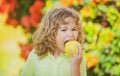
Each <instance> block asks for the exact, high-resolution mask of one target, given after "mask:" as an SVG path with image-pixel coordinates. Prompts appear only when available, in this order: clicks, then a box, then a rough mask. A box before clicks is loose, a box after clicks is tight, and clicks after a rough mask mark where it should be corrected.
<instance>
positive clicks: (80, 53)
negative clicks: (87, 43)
mask: <svg viewBox="0 0 120 76" xmlns="http://www.w3.org/2000/svg"><path fill="white" fill-rule="evenodd" d="M79 55H82V47H81V45H79Z"/></svg>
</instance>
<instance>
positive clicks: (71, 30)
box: [56, 17, 78, 52]
mask: <svg viewBox="0 0 120 76" xmlns="http://www.w3.org/2000/svg"><path fill="white" fill-rule="evenodd" d="M65 22H66V23H67V24H63V25H60V28H59V29H58V33H57V36H56V43H57V46H58V47H59V49H60V50H61V51H62V52H63V51H64V44H65V43H66V42H67V41H70V40H77V38H78V25H77V24H76V22H75V20H74V19H73V18H72V17H67V18H65Z"/></svg>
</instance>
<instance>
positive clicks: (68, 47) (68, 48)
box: [64, 40, 80, 55]
mask: <svg viewBox="0 0 120 76" xmlns="http://www.w3.org/2000/svg"><path fill="white" fill-rule="evenodd" d="M77 45H80V43H79V42H78V41H75V40H74V41H69V42H67V43H66V44H65V47H64V51H65V53H66V54H67V55H71V53H76V46H77ZM70 51H71V53H70Z"/></svg>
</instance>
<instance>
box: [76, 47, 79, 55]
mask: <svg viewBox="0 0 120 76" xmlns="http://www.w3.org/2000/svg"><path fill="white" fill-rule="evenodd" d="M76 55H79V45H76Z"/></svg>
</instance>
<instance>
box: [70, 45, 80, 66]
mask: <svg viewBox="0 0 120 76" xmlns="http://www.w3.org/2000/svg"><path fill="white" fill-rule="evenodd" d="M81 61H82V47H81V45H77V46H76V53H72V52H71V66H72V67H78V68H79V67H80V64H81Z"/></svg>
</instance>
